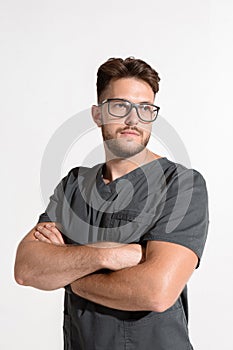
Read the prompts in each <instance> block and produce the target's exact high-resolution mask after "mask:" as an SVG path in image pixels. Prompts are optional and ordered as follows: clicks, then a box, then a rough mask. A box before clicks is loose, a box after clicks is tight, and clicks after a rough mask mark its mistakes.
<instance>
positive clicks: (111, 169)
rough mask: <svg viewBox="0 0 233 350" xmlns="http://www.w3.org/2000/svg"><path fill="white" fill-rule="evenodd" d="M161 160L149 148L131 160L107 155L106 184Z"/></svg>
mask: <svg viewBox="0 0 233 350" xmlns="http://www.w3.org/2000/svg"><path fill="white" fill-rule="evenodd" d="M157 158H160V156H158V155H157V154H154V153H152V152H151V151H149V150H148V149H147V148H145V149H144V150H142V151H141V152H139V153H138V154H136V155H135V156H133V157H130V158H126V159H123V158H111V156H110V154H106V167H105V171H104V174H103V180H104V181H105V183H109V182H111V181H114V180H115V179H117V178H119V177H121V176H123V175H126V174H128V173H129V172H131V171H133V170H134V169H136V168H138V167H140V166H142V165H143V164H146V163H149V162H151V161H152V160H154V159H157Z"/></svg>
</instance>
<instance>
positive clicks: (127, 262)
mask: <svg viewBox="0 0 233 350" xmlns="http://www.w3.org/2000/svg"><path fill="white" fill-rule="evenodd" d="M143 261H144V252H143V248H142V247H141V245H140V244H124V245H120V246H118V247H116V248H112V249H111V253H110V256H109V257H108V263H107V264H108V268H109V269H110V270H113V271H116V270H121V269H124V268H126V267H132V266H136V265H138V264H140V263H141V262H143Z"/></svg>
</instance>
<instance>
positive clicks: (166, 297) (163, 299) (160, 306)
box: [150, 290, 176, 313]
mask: <svg viewBox="0 0 233 350" xmlns="http://www.w3.org/2000/svg"><path fill="white" fill-rule="evenodd" d="M151 294H152V295H151V297H150V306H151V311H154V312H160V313H162V312H165V311H166V310H168V309H169V308H170V307H171V306H172V305H173V304H174V303H175V301H176V298H175V297H174V296H173V295H171V294H170V293H169V291H168V290H166V291H164V290H162V291H161V292H158V291H157V292H156V291H154V292H153V293H151Z"/></svg>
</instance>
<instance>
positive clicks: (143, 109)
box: [99, 98, 160, 123]
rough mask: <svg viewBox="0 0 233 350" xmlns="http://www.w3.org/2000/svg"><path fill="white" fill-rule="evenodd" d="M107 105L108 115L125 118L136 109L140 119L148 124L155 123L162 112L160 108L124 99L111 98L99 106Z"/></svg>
mask: <svg viewBox="0 0 233 350" xmlns="http://www.w3.org/2000/svg"><path fill="white" fill-rule="evenodd" d="M105 103H107V104H108V113H109V114H110V115H112V116H113V117H117V118H124V117H126V116H127V115H128V114H129V113H130V112H131V111H132V109H133V108H135V109H136V112H137V115H138V118H139V119H141V120H142V121H144V122H146V123H151V122H154V121H155V119H156V118H157V116H158V113H159V110H160V107H158V106H155V105H153V104H150V103H132V102H130V101H128V100H125V99H123V98H109V99H107V100H104V101H103V102H102V103H100V104H99V106H102V105H103V104H105Z"/></svg>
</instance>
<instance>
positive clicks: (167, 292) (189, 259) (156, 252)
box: [146, 241, 198, 307]
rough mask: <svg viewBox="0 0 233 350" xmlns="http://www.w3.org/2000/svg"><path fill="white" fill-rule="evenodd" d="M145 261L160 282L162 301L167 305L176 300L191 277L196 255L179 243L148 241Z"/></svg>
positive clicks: (196, 258)
mask: <svg viewBox="0 0 233 350" xmlns="http://www.w3.org/2000/svg"><path fill="white" fill-rule="evenodd" d="M146 262H147V264H149V265H150V273H151V274H154V276H155V279H156V280H157V281H158V282H159V283H160V285H161V294H162V295H163V297H164V303H165V304H166V305H168V307H169V306H170V305H172V304H173V303H174V302H175V301H176V300H177V298H178V297H179V295H180V294H181V292H182V290H183V289H184V287H185V285H186V283H187V282H188V280H189V278H190V277H191V275H192V273H193V271H194V270H195V268H196V266H197V263H198V257H197V255H196V254H195V253H194V252H193V251H192V250H191V249H189V248H186V247H185V246H182V245H179V244H175V243H170V242H164V241H148V242H147V249H146ZM151 278H152V279H153V275H152V276H151Z"/></svg>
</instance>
